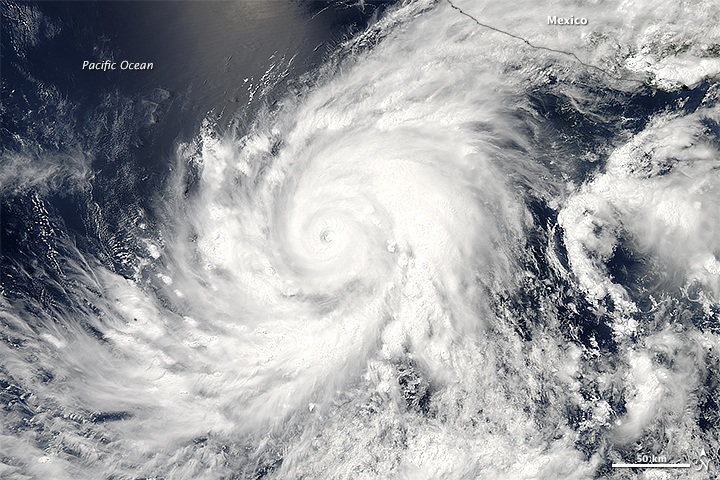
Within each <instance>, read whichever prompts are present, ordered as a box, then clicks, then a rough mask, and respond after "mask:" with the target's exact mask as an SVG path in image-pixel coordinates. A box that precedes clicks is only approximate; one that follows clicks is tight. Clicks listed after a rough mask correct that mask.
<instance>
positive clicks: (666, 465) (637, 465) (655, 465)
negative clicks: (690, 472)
mask: <svg viewBox="0 0 720 480" xmlns="http://www.w3.org/2000/svg"><path fill="white" fill-rule="evenodd" d="M612 466H613V468H690V464H689V463H613V464H612Z"/></svg>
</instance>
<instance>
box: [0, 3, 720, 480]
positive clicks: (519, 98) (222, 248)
mask: <svg viewBox="0 0 720 480" xmlns="http://www.w3.org/2000/svg"><path fill="white" fill-rule="evenodd" d="M361 3H362V2H361ZM531 3H532V4H531ZM523 5H524V7H523V8H522V9H520V10H522V11H520V10H518V11H510V10H508V9H507V6H505V7H504V8H500V6H499V4H492V5H491V4H487V5H485V4H480V3H473V2H468V1H458V2H431V1H428V2H424V1H418V2H398V4H394V5H388V6H385V7H383V8H382V9H380V10H378V12H379V13H378V14H377V15H375V16H374V17H373V18H372V19H371V21H369V24H368V25H367V27H366V28H365V27H364V28H363V29H361V30H360V31H359V32H354V33H353V34H352V35H351V34H348V35H347V36H346V37H343V40H342V41H339V42H338V44H337V46H336V48H335V51H333V52H332V53H331V54H329V55H327V56H326V57H325V58H324V60H323V63H322V65H320V66H317V67H316V68H315V67H314V68H312V69H310V72H309V73H307V74H304V75H301V76H299V77H298V78H293V79H288V77H289V76H290V74H289V73H288V72H291V71H292V68H294V67H293V62H298V60H297V57H296V56H293V55H290V54H288V55H286V56H283V55H282V54H280V53H277V52H276V53H277V55H276V54H275V53H273V54H272V55H271V56H270V59H269V60H267V62H268V63H267V64H268V65H269V66H268V67H267V70H266V71H265V74H263V75H262V76H261V77H260V80H256V79H255V78H252V79H250V77H248V78H246V79H245V80H244V82H243V81H242V79H240V80H238V81H237V82H234V83H237V84H241V85H242V87H237V88H238V90H236V91H235V92H234V93H233V95H235V96H236V98H240V97H241V95H240V94H239V93H238V92H239V91H240V90H239V89H240V88H244V89H247V92H245V93H246V94H247V95H246V97H243V98H247V99H248V101H247V105H244V106H243V107H245V108H244V109H243V108H241V109H240V110H241V111H240V112H237V114H236V117H234V118H233V121H232V122H230V123H229V125H230V126H227V125H224V124H222V122H221V120H223V119H225V118H226V117H224V115H226V113H225V112H224V111H223V112H221V113H218V111H217V110H213V111H211V112H210V113H208V114H205V113H204V112H203V114H202V115H201V116H202V119H201V120H199V121H198V123H201V125H198V126H196V127H194V129H193V131H192V135H189V136H187V137H183V136H178V137H177V138H173V140H172V141H171V142H170V143H171V144H172V149H171V150H169V151H170V153H169V154H168V153H167V152H164V154H165V157H168V158H165V157H164V159H163V161H167V165H163V167H162V168H159V167H158V168H156V169H155V170H153V168H152V166H151V167H146V166H144V165H142V166H143V168H144V170H142V171H141V173H137V172H135V171H134V170H133V169H132V168H131V167H130V166H128V165H131V162H129V161H128V160H127V157H124V156H123V154H124V153H123V152H125V150H123V149H122V148H121V146H120V145H121V144H124V143H131V142H135V145H136V147H137V150H138V151H141V150H142V148H144V143H143V142H144V141H145V140H144V139H145V137H144V136H143V135H142V134H137V135H135V136H128V137H127V138H126V137H122V136H121V133H120V132H122V131H123V129H124V128H129V127H128V125H129V124H130V123H131V121H139V120H137V119H138V118H140V119H141V120H142V121H143V122H146V123H147V124H148V125H155V124H156V123H161V121H160V120H158V118H161V116H160V113H159V112H161V110H162V108H161V107H162V106H163V105H168V104H171V103H172V102H173V101H175V100H173V95H174V94H171V93H169V92H166V91H165V90H162V89H157V90H156V91H153V94H152V97H151V98H152V100H143V101H139V102H135V101H134V100H133V101H130V100H127V99H123V98H122V96H121V95H120V94H119V93H117V94H113V93H107V92H105V93H104V95H105V96H103V97H102V102H101V103H102V108H103V109H106V110H109V111H111V113H110V114H108V113H107V112H106V111H105V110H102V109H99V110H100V111H102V112H105V113H102V114H100V113H97V112H91V111H88V112H85V111H83V110H81V109H79V107H72V106H67V107H66V106H65V105H66V104H64V103H63V102H61V101H59V100H58V101H57V102H55V103H57V104H58V105H59V107H58V113H57V119H56V120H57V121H56V124H57V125H60V124H61V122H60V120H62V119H65V120H66V125H67V128H66V129H65V130H63V129H61V128H60V127H59V126H58V127H57V128H55V130H52V129H48V131H51V133H48V131H45V130H42V131H41V130H40V129H37V128H36V127H33V126H29V127H27V129H26V130H24V131H23V133H22V135H21V134H17V135H16V137H18V138H20V137H22V136H23V135H24V136H25V137H27V139H25V138H24V139H23V141H22V142H17V145H18V147H17V148H15V149H14V150H11V149H6V150H3V153H2V169H0V183H1V184H2V187H0V188H1V189H2V190H0V192H1V193H2V199H3V215H4V218H5V219H6V220H5V222H4V226H3V242H5V245H10V246H9V247H6V248H7V251H8V252H9V253H7V254H6V257H7V260H6V261H5V262H4V266H3V290H2V294H3V297H2V303H1V304H0V311H1V313H2V324H1V325H0V333H2V338H3V342H1V343H0V359H1V360H0V385H2V390H1V391H0V392H2V393H0V399H2V401H3V404H4V405H5V407H3V408H4V410H3V411H4V412H5V416H4V417H2V419H0V427H2V430H0V451H1V452H3V454H2V455H0V476H6V477H7V478H13V479H15V478H17V479H20V478H54V479H66V478H67V479H70V478H72V479H75V478H108V479H110V478H115V479H139V478H167V479H185V478H207V479H224V478H254V479H258V478H278V479H300V478H332V479H350V478H351V479H370V478H398V479H431V478H446V479H477V478H487V479H545V478H553V479H555V478H566V479H584V478H587V479H590V478H628V477H627V475H626V474H627V472H628V471H627V470H621V469H618V468H616V467H614V466H613V464H619V463H624V462H626V461H629V460H632V459H634V458H638V457H637V456H638V455H639V458H641V459H642V458H662V459H664V461H666V462H668V463H677V464H680V463H682V464H683V465H686V466H687V469H685V470H682V472H683V473H681V474H679V475H683V474H685V473H687V472H691V474H698V475H711V474H712V472H710V470H709V468H710V467H709V465H711V464H712V465H718V463H717V462H719V461H720V458H718V454H717V452H718V448H717V447H718V445H717V431H718V426H720V417H719V416H718V413H717V411H716V410H717V409H716V408H714V407H715V406H716V405H717V402H718V401H720V393H718V385H720V379H719V378H718V375H720V374H719V373H718V372H719V371H720V370H719V369H718V366H719V365H720V364H719V362H720V360H718V357H717V351H718V349H719V348H720V337H719V336H718V335H720V331H719V330H718V328H717V314H718V298H719V296H720V260H719V259H720V241H719V240H718V238H719V237H718V233H720V220H719V218H720V217H718V213H717V206H718V205H719V204H720V178H719V175H718V171H720V170H718V165H719V164H718V159H719V158H720V155H719V151H718V150H719V148H720V147H719V145H720V144H719V143H718V132H720V129H719V128H718V125H719V122H720V114H719V113H718V106H717V104H718V98H720V97H719V95H720V94H719V90H718V87H717V84H716V83H713V81H714V80H713V79H714V78H715V77H714V76H715V75H716V74H717V72H718V71H720V69H718V68H716V67H717V54H716V53H712V52H714V51H715V50H713V48H714V47H713V46H712V45H711V43H712V42H714V41H715V40H716V39H715V37H712V35H710V36H708V35H709V34H707V32H710V33H712V32H715V30H712V29H711V28H710V27H708V24H707V22H706V20H705V18H706V17H708V18H715V19H717V16H718V15H719V13H718V8H717V6H714V5H713V4H711V2H708V3H707V4H698V9H697V11H689V10H687V9H685V10H683V9H682V8H680V7H677V9H676V10H678V12H679V13H678V12H675V10H673V8H674V7H672V6H668V5H669V4H668V5H664V6H662V7H657V8H660V9H664V10H663V11H665V10H672V11H673V12H675V13H678V15H677V17H672V18H675V20H672V21H670V20H661V19H660V18H659V17H661V16H662V15H660V14H659V13H657V12H655V10H654V9H655V8H656V6H655V5H650V4H647V5H646V4H644V3H643V2H637V4H633V5H634V6H632V7H630V6H628V4H626V3H623V2H610V3H607V2H606V3H605V4H604V6H603V9H602V12H601V11H600V9H599V7H597V8H596V6H593V5H589V4H580V3H578V4H577V5H574V4H573V5H574V8H573V9H572V11H571V9H568V11H567V12H561V9H559V8H558V5H555V4H551V2H541V4H537V3H535V2H525V3H524V4H523ZM363 6H364V4H363ZM562 7H563V8H566V7H567V5H565V4H563V6H562ZM253 8H258V9H261V7H259V6H257V7H253ZM293 8H295V7H293ZM298 8H299V7H298ZM368 8H369V7H368ZM628 9H629V10H631V11H632V15H629V14H628ZM6 10H7V11H6V12H4V15H6V16H11V15H15V16H22V15H24V17H23V18H25V21H26V22H28V23H27V24H28V25H35V24H36V25H38V26H37V28H36V29H35V30H32V29H30V30H28V31H31V32H32V31H37V32H46V33H47V35H46V36H47V37H48V38H53V37H52V35H55V33H53V32H55V30H53V29H52V28H51V26H52V25H51V21H50V20H49V19H45V20H43V21H44V22H45V23H42V21H41V20H40V19H41V14H40V13H39V10H32V9H30V7H28V8H27V9H25V10H23V9H22V8H20V7H18V8H17V9H11V8H10V7H8V8H7V9H6ZM261 10H262V9H261ZM260 13H263V11H261V12H260ZM245 14H247V12H244V11H243V15H245ZM258 15H260V14H258ZM317 15H320V13H318V14H317ZM550 15H557V18H558V19H560V18H561V17H562V18H571V19H575V20H574V24H573V26H572V28H564V27H563V28H555V27H556V25H555V24H552V25H548V24H547V23H549V21H548V22H547V23H546V22H545V19H548V18H550ZM302 18H305V17H302ZM313 18H314V17H313ZM553 18H555V17H553ZM668 18H670V17H668ZM33 19H34V20H33ZM533 19H534V20H533ZM586 19H589V20H586ZM622 19H626V20H627V22H629V23H628V24H629V25H630V26H632V27H633V28H629V27H628V28H627V29H625V28H621V20H622ZM580 20H585V22H584V23H583V22H581V21H580ZM651 20H652V21H653V22H656V24H657V25H659V26H658V27H656V28H657V29H659V30H663V29H665V30H666V31H668V32H670V33H668V35H660V34H659V33H657V32H656V31H655V27H653V28H650V27H648V24H649V23H652V22H650V21H651ZM32 21H35V24H33V23H32ZM308 21H310V20H308ZM708 21H709V20H708ZM662 22H665V23H662ZM668 22H669V23H668ZM558 24H559V23H558ZM678 25H681V26H683V27H687V28H686V29H685V30H683V29H680V28H678ZM693 25H694V26H695V28H694V29H693V28H691V27H692V26H693ZM41 26H42V28H41ZM56 30H57V31H60V30H59V29H56ZM28 31H26V30H18V31H14V30H13V31H12V32H14V33H12V32H11V33H12V35H14V36H13V37H12V38H13V39H14V42H15V43H13V45H14V47H13V48H20V47H19V46H23V45H24V46H25V48H29V47H27V46H28V45H30V46H32V45H34V43H33V42H36V43H37V42H39V41H40V40H37V39H34V37H33V38H30V39H28V38H27V35H29V33H28ZM38 35H40V34H39V33H38ZM58 35H59V33H58ZM711 37H712V38H711ZM38 38H39V37H38ZM613 39H616V40H617V41H615V40H613ZM678 42H679V43H682V44H683V45H684V47H683V48H680V49H678ZM683 42H684V43H683ZM703 42H704V43H703ZM18 45H19V46H18ZM715 47H717V45H715ZM18 62H20V60H18ZM230 63H231V59H230V58H228V59H226V65H230ZM89 65H95V63H90V64H89ZM99 65H100V66H99V67H98V68H95V69H96V70H99V69H102V70H106V68H105V67H104V66H103V65H104V64H99ZM96 66H97V65H96ZM83 68H84V67H83ZM108 68H109V67H108ZM228 68H229V67H228ZM154 71H157V62H156V65H155V67H154ZM93 75H99V73H97V72H94V73H93ZM639 77H642V79H640V80H638V78H639ZM203 85H205V84H203ZM682 86H685V89H684V90H683V89H682ZM38 88H40V87H38ZM43 88H45V87H43ZM207 88H208V91H209V90H210V87H209V86H208V87H207ZM43 92H44V95H45V96H46V97H48V98H61V97H60V93H58V92H57V91H56V90H53V89H51V88H49V87H48V88H47V90H44V91H43ZM278 92H280V93H278ZM203 93H205V92H203ZM223 94H227V95H226V96H230V94H229V93H227V92H225V91H223ZM207 95H208V96H210V93H207ZM38 97H42V95H38ZM42 98H45V97H42ZM258 98H259V99H260V100H257V99H258ZM63 108H65V110H63ZM169 108H170V107H168V109H169ZM181 110H182V108H178V111H181ZM187 110H192V109H187ZM218 110H220V109H218ZM137 112H140V113H137ZM247 112H252V118H251V119H250V120H249V121H246V120H247V119H246V117H243V115H245V114H246V113H247ZM81 114H82V115H86V116H87V118H91V119H93V122H89V123H90V125H89V126H88V125H86V126H84V127H83V129H81V128H80V127H78V126H77V125H79V123H73V122H76V118H80V117H81ZM28 115H30V113H28ZM92 115H99V116H100V117H101V120H102V121H95V120H94V119H95V117H93V116H92ZM102 115H105V116H102ZM13 118H14V117H13ZM28 118H30V119H32V118H34V117H28ZM68 119H70V120H68ZM163 121H167V122H170V121H169V120H163ZM78 122H79V120H78ZM28 123H32V122H28ZM18 124H19V123H18ZM98 125H99V126H98ZM18 128H19V127H18ZM33 128H36V129H35V130H33ZM147 128H150V127H147ZM76 130H77V131H76ZM81 130H82V131H81ZM63 132H65V133H63ZM142 132H144V130H143V131H142ZM51 134H52V135H56V137H51V140H52V142H51V144H52V145H55V148H56V150H57V152H54V153H52V150H51V149H50V148H48V147H47V145H46V144H45V143H43V141H45V140H44V139H45V138H46V137H45V136H47V135H51ZM62 135H67V136H66V137H62ZM76 137H81V138H80V139H78V138H76ZM71 140H73V141H74V142H75V143H73V141H71ZM33 142H35V143H33ZM148 143H150V142H149V141H148ZM63 145H64V146H66V147H67V148H65V147H62V146H63ZM68 145H70V146H72V147H73V148H74V149H72V148H70V146H68ZM107 145H111V147H108V148H105V146H107ZM100 146H102V147H103V148H100ZM61 147H62V148H61ZM114 149H115V150H114ZM48 152H51V153H48ZM138 155H139V154H138ZM123 159H124V160H123ZM123 161H125V162H127V163H123ZM141 163H142V162H138V164H132V165H135V166H137V165H140V164H141ZM156 177H159V178H160V180H158V181H157V183H153V185H159V187H158V188H157V189H156V190H152V191H150V189H149V188H146V185H148V184H149V183H145V182H150V181H151V180H149V179H153V178H156ZM118 179H119V180H118ZM113 182H114V183H113ZM136 196H137V198H136ZM73 202H75V203H73ZM76 203H77V204H81V206H80V207H76V210H77V212H81V214H78V215H75V216H73V215H69V214H67V211H73V210H72V208H71V206H74V205H75V204H76ZM78 216H79V217H81V218H80V219H79V220H78V219H77V218H75V217H78ZM78 225H80V226H78ZM13 246H14V247H13ZM12 248H15V249H14V250H13V249H12ZM701 460H702V461H701ZM703 462H705V463H703ZM703 465H705V466H703ZM696 467H697V468H696ZM683 468H685V467H683ZM703 468H705V470H703ZM653 471H659V470H653ZM674 471H679V469H678V470H674ZM673 474H674V473H670V474H668V475H669V476H665V477H662V478H686V477H672V476H671V475H673ZM3 478H5V477H3ZM643 478H645V477H643ZM647 478H651V477H650V476H647ZM652 478H656V477H652ZM657 478H660V477H657ZM687 478H693V477H687ZM698 478H711V477H707V476H705V477H702V476H700V477H698Z"/></svg>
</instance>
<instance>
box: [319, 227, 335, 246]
mask: <svg viewBox="0 0 720 480" xmlns="http://www.w3.org/2000/svg"><path fill="white" fill-rule="evenodd" d="M334 239H335V234H334V233H333V231H332V230H325V231H323V232H322V233H321V234H320V240H322V241H323V242H325V243H332V242H333V240H334Z"/></svg>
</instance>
